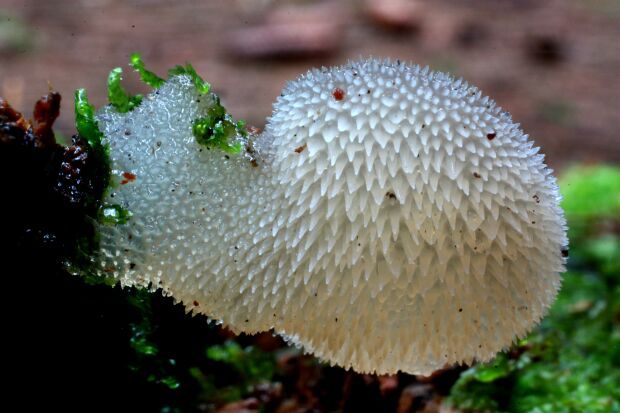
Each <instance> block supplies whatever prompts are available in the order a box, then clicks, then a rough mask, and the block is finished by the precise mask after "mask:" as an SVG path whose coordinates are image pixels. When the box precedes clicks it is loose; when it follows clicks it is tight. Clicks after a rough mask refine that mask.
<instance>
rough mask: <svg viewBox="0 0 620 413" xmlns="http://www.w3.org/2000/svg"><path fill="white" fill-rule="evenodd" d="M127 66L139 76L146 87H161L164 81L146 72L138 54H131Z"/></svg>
mask: <svg viewBox="0 0 620 413" xmlns="http://www.w3.org/2000/svg"><path fill="white" fill-rule="evenodd" d="M129 66H131V67H133V68H134V69H135V71H136V72H138V74H139V75H140V79H141V80H142V81H143V82H144V83H146V84H147V85H149V86H151V87H154V88H158V87H161V86H162V85H163V84H164V83H165V82H166V81H165V80H164V79H162V78H161V77H159V76H157V75H156V74H155V73H153V72H151V71H149V70H146V68H145V67H144V62H143V61H142V58H141V57H140V55H139V54H138V53H133V54H132V55H131V58H130V62H129Z"/></svg>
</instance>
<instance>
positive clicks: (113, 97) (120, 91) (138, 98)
mask: <svg viewBox="0 0 620 413" xmlns="http://www.w3.org/2000/svg"><path fill="white" fill-rule="evenodd" d="M122 76H123V69H121V68H120V67H117V68H115V69H112V70H111V71H110V74H109V75H108V100H109V101H110V104H111V105H112V106H113V107H114V109H116V110H117V111H118V112H120V113H126V112H129V111H131V110H133V109H134V108H135V107H136V106H139V105H140V103H142V95H135V96H131V95H129V93H127V91H126V90H125V89H124V88H123V86H122V85H121V80H122V79H123V77H122Z"/></svg>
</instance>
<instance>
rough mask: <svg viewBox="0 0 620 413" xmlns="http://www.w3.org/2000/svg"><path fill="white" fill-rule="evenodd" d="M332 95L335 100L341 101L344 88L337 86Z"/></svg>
mask: <svg viewBox="0 0 620 413" xmlns="http://www.w3.org/2000/svg"><path fill="white" fill-rule="evenodd" d="M332 96H333V97H334V99H335V100H337V101H341V100H342V99H344V90H342V89H340V88H339V87H337V88H335V89H334V90H333V91H332Z"/></svg>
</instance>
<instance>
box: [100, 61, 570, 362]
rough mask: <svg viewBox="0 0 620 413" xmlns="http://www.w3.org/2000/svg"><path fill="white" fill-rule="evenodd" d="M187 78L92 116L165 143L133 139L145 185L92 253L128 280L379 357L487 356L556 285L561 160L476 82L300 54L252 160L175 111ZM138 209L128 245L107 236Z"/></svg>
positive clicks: (333, 348)
mask: <svg viewBox="0 0 620 413" xmlns="http://www.w3.org/2000/svg"><path fill="white" fill-rule="evenodd" d="M184 84H185V85H184ZM179 89H181V90H182V93H180V92H179ZM192 93H193V92H192V91H191V87H188V85H187V81H186V80H183V77H179V78H174V79H172V80H171V81H169V82H168V84H166V85H165V86H164V87H163V88H162V90H160V91H159V95H157V96H154V95H152V96H151V97H150V98H149V99H147V100H146V101H145V103H143V105H142V106H141V107H140V108H138V109H137V110H136V114H134V115H132V114H128V115H119V114H113V113H111V112H108V113H106V114H105V115H104V116H101V118H100V120H101V123H102V124H104V128H105V133H106V136H108V134H110V133H111V131H118V130H122V128H123V127H119V122H120V118H123V116H125V125H126V124H127V122H128V121H127V119H129V118H131V121H130V124H131V127H132V128H134V129H136V128H138V127H139V126H140V125H141V124H142V122H147V123H148V122H150V125H151V126H152V127H153V128H154V129H155V130H157V139H159V140H160V142H162V141H164V142H163V143H162V144H161V145H160V150H159V152H160V153H159V154H158V156H155V155H152V156H151V155H148V154H147V155H145V154H144V152H146V151H144V148H143V147H142V146H141V145H145V144H148V143H147V142H150V145H152V139H154V138H153V137H152V136H145V138H144V142H142V143H140V144H138V146H137V147H136V149H135V151H140V148H141V147H142V149H141V151H142V152H143V153H142V154H141V155H140V156H142V157H143V158H144V159H140V160H139V161H138V162H139V164H140V165H138V166H136V167H137V168H144V169H145V170H144V173H145V174H146V175H149V173H150V174H151V175H154V173H153V171H158V172H157V174H156V175H157V179H156V180H153V181H155V182H151V187H150V191H151V192H150V195H149V193H148V191H147V190H146V189H144V188H142V187H140V185H134V186H133V188H132V190H133V191H134V193H133V194H129V193H127V194H125V193H124V192H125V191H124V190H125V188H121V190H119V192H121V191H122V192H123V196H125V195H126V197H125V198H124V199H126V200H127V202H131V203H132V204H134V205H136V204H137V206H136V207H135V208H131V207H130V208H131V209H132V211H134V209H135V210H136V211H138V212H137V213H135V212H134V218H133V219H132V220H133V222H132V223H131V225H130V226H121V227H119V228H116V229H113V230H109V231H108V232H107V236H106V237H104V242H103V245H104V247H103V254H102V256H104V257H107V259H104V260H103V261H102V268H105V266H106V265H108V267H109V266H112V268H113V270H112V272H113V273H114V274H115V275H117V276H118V277H120V278H121V279H122V280H123V281H124V282H125V283H128V284H136V283H137V284H147V283H152V284H151V285H155V286H157V285H162V286H163V288H164V289H166V290H167V291H169V292H170V293H171V294H172V295H173V296H174V297H176V298H177V299H179V300H181V301H183V302H184V303H185V305H186V306H187V307H188V308H194V309H195V310H196V311H198V312H202V313H204V314H206V315H208V316H209V317H212V318H214V319H216V320H219V321H221V322H223V323H224V324H226V325H228V326H229V327H231V328H232V329H233V330H235V331H244V332H250V333H252V332H257V331H265V330H268V329H274V331H275V332H277V333H279V334H281V335H283V336H284V337H285V338H286V339H287V340H289V341H290V342H291V343H293V344H296V345H299V346H303V348H304V349H305V350H306V351H308V352H311V353H314V354H315V355H317V356H319V357H320V358H322V359H324V360H327V361H329V362H330V363H332V364H337V365H340V366H343V367H347V368H349V367H350V368H353V369H354V370H356V371H359V372H377V373H381V374H385V373H394V372H396V371H398V370H401V371H404V372H408V373H417V374H430V373H431V372H432V371H434V370H436V369H438V368H441V367H443V366H444V365H446V364H451V363H462V362H465V363H471V362H472V361H474V360H479V361H486V360H489V359H491V358H492V357H494V355H495V354H496V353H497V351H500V350H502V349H504V348H506V347H507V346H508V345H510V344H511V342H512V341H513V340H515V339H516V338H518V337H522V336H523V335H525V334H526V333H527V332H528V331H529V330H530V329H531V328H532V326H533V325H534V324H535V323H536V322H538V321H539V320H540V318H541V317H542V316H543V315H544V313H545V311H546V309H547V308H548V307H549V305H550V304H551V303H552V302H553V300H554V298H555V296H556V293H557V291H558V289H559V286H560V273H561V272H563V271H564V264H565V258H563V256H562V250H563V249H564V248H565V247H566V245H567V239H566V235H565V233H566V226H565V221H564V218H563V213H562V211H561V209H560V208H559V200H560V196H559V192H558V188H557V185H556V182H555V178H554V177H553V176H552V174H551V173H552V171H551V170H550V169H548V168H547V167H546V165H545V164H544V163H543V155H539V154H537V153H538V148H534V147H533V144H532V142H531V141H529V140H528V137H527V135H524V134H523V132H522V131H521V130H520V129H519V126H518V125H516V124H514V123H513V122H512V120H511V118H510V116H509V115H508V114H507V113H505V112H502V111H501V109H500V108H498V107H497V106H496V105H495V103H494V102H493V101H492V100H490V99H488V98H487V97H482V96H481V93H480V91H479V90H478V89H477V88H475V87H472V86H470V85H468V84H467V83H466V82H464V81H461V80H455V79H453V78H451V77H450V76H448V75H445V74H442V73H438V72H430V71H429V70H428V69H421V68H419V67H418V66H411V65H406V64H403V63H400V62H398V61H397V62H392V61H379V60H366V61H360V62H353V63H349V64H347V65H345V66H340V67H334V68H330V69H321V70H312V71H310V72H308V73H307V74H305V75H303V76H301V77H300V78H299V79H297V80H296V81H294V82H290V83H289V84H288V85H287V86H286V87H285V89H284V91H283V93H282V95H281V96H280V97H279V98H278V99H277V101H276V103H275V105H274V112H273V115H272V117H271V118H270V119H269V121H268V125H267V127H266V129H265V132H264V133H263V134H262V135H261V136H259V137H258V138H257V139H256V141H255V142H254V144H253V146H254V147H255V148H256V152H257V157H258V159H259V161H258V167H257V168H255V167H253V166H252V165H251V163H250V162H249V161H248V159H245V158H244V157H243V156H239V157H233V158H231V159H224V154H222V153H217V152H215V151H203V152H200V151H199V146H198V145H196V144H195V142H193V141H192V140H191V139H188V138H187V134H188V133H191V124H190V125H189V129H187V126H183V125H184V124H183V122H182V121H180V123H179V125H178V126H176V124H175V125H172V126H170V125H169V124H170V123H171V122H172V119H174V120H175V121H176V119H177V117H178V118H179V119H181V120H183V119H184V120H185V122H187V123H190V122H189V121H191V119H189V120H188V119H187V117H188V116H190V117H191V116H196V114H197V113H200V110H201V109H200V107H199V105H200V104H198V105H197V104H196V103H195V100H196V99H195V96H191V95H192ZM185 95H187V96H185ZM180 96H183V99H180V98H179V97H180ZM166 99H167V101H166ZM164 112H165V116H163V114H164ZM160 114H161V115H162V116H161V117H160V116H159V115H160ZM140 116H142V117H141V118H140ZM138 118H139V119H138ZM154 118H157V119H154ZM124 127H126V126H124ZM171 128H172V129H171ZM140 133H141V132H140ZM117 134H118V132H117ZM140 139H142V138H140ZM125 140H126V139H125ZM114 141H115V139H110V142H112V145H113V148H112V149H113V150H112V154H113V158H114V162H115V165H116V162H117V160H120V159H125V158H126V157H127V153H126V152H127V150H126V148H125V149H121V150H120V151H117V150H114V149H115V147H114V143H113V142H114ZM164 146H166V147H167V148H170V149H169V150H168V152H162V151H163V150H164V149H163V147H164ZM206 152H209V153H206ZM131 153H132V154H134V152H133V151H132V152H131ZM117 155H119V156H117ZM134 157H135V155H134ZM166 161H167V162H168V163H166ZM137 175H138V179H140V174H139V173H138V174H137ZM170 176H172V177H173V178H170ZM170 179H174V181H176V182H177V188H178V187H179V185H180V188H181V189H180V190H179V192H183V190H185V192H184V195H179V194H174V193H172V192H170V189H171V188H170V187H169V185H171V184H170V183H169V180H170ZM200 180H202V184H201V185H198V182H199V181H200ZM162 182H168V183H165V184H162ZM127 186H128V185H127ZM193 186H196V187H197V188H202V190H201V191H200V192H198V193H196V192H194V195H190V196H188V195H187V193H188V192H189V190H188V189H187V188H189V187H193ZM155 187H163V188H164V189H163V190H162V191H156V192H157V196H154V195H153V189H154V188H155ZM186 187H187V188H186ZM148 222H150V225H149V226H148V230H146V231H145V230H144V226H143V225H144V224H145V223H148ZM189 222H192V223H193V224H191V225H190V224H189ZM136 225H137V227H138V228H142V229H141V230H140V231H141V232H140V237H139V238H140V241H139V245H136V243H135V242H133V241H132V242H133V244H132V245H133V248H126V249H127V250H128V251H129V253H127V252H124V251H122V250H120V249H121V248H122V246H120V245H119V241H121V240H122V238H123V237H124V238H127V231H128V229H126V228H124V227H128V228H131V226H134V228H136ZM129 230H131V229H129ZM134 230H135V229H134ZM134 251H135V252H134ZM130 259H133V260H136V261H140V263H141V265H140V267H141V268H140V270H139V271H138V270H137V269H136V265H134V267H133V268H129V266H128V264H127V262H129V261H128V260H130ZM123 263H125V264H123Z"/></svg>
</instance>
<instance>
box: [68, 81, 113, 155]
mask: <svg viewBox="0 0 620 413" xmlns="http://www.w3.org/2000/svg"><path fill="white" fill-rule="evenodd" d="M75 128H76V129H77V132H78V135H80V136H81V137H82V138H84V139H86V142H88V144H89V145H90V146H91V147H92V148H93V149H98V148H103V143H102V142H103V133H102V132H101V131H100V130H99V124H98V123H97V119H95V108H94V107H93V105H91V104H90V103H89V102H88V95H87V94H86V90H84V89H78V90H76V91H75ZM105 150H106V151H107V149H105Z"/></svg>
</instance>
